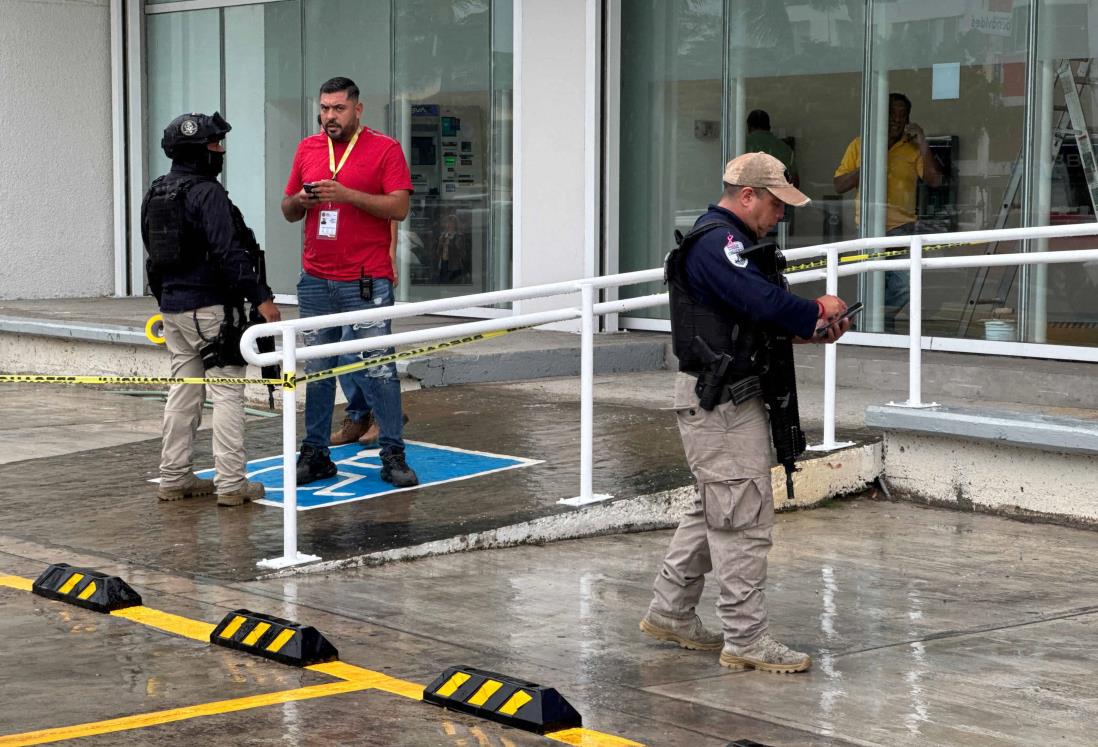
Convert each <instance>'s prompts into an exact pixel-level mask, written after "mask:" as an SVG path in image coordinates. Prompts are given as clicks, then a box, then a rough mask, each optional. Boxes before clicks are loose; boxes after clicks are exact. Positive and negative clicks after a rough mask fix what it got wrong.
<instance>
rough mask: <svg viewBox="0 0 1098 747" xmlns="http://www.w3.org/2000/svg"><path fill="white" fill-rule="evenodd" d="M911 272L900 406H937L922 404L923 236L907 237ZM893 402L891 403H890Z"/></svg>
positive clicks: (935, 405) (935, 404) (936, 404)
mask: <svg viewBox="0 0 1098 747" xmlns="http://www.w3.org/2000/svg"><path fill="white" fill-rule="evenodd" d="M910 254H911V271H910V273H909V274H908V275H909V279H910V282H909V284H908V287H909V289H910V291H911V298H910V299H909V301H908V311H909V317H910V318H909V321H908V364H907V379H908V382H907V390H908V394H907V402H904V403H903V406H904V407H937V406H938V403H937V402H930V403H926V404H924V403H923V401H922V400H923V237H922V236H912V237H911V252H910ZM890 404H895V403H890Z"/></svg>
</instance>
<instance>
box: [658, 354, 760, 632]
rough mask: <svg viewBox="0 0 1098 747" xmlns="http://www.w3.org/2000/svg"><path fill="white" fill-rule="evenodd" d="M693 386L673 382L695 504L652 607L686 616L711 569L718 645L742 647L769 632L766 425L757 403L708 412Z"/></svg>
mask: <svg viewBox="0 0 1098 747" xmlns="http://www.w3.org/2000/svg"><path fill="white" fill-rule="evenodd" d="M696 383H697V379H695V378H694V377H693V376H690V375H688V374H684V373H680V374H679V375H678V376H677V377H676V379H675V410H676V413H677V416H678V421H679V434H680V436H681V437H682V445H683V450H684V451H685V452H686V460H687V462H688V463H689V465H690V470H691V471H692V472H693V473H694V478H695V479H696V480H697V485H696V488H695V489H696V493H695V498H694V505H693V507H692V508H691V509H690V510H689V511H688V512H687V513H686V516H684V517H683V519H682V522H681V523H680V524H679V528H678V529H677V530H676V532H675V536H674V538H673V539H672V540H671V546H670V547H669V548H668V550H667V556H666V557H665V558H664V561H663V567H662V568H661V569H660V572H659V575H658V576H657V577H656V582H655V584H654V586H653V591H654V595H653V599H652V604H651V607H652V609H653V610H655V611H656V612H659V613H660V614H663V615H667V616H669V617H675V618H689V617H691V616H692V615H693V614H694V608H695V607H696V606H697V604H698V600H699V599H700V598H701V594H702V587H703V586H704V584H705V574H706V573H708V572H709V571H711V570H712V571H714V576H715V577H716V579H717V583H718V585H719V586H720V594H719V596H718V598H717V616H718V617H719V618H720V621H721V627H722V629H723V631H724V640H725V642H726V643H733V644H736V645H746V644H749V643H752V642H754V641H755V639H757V638H758V637H759V636H761V635H762V634H763V633H765V632H766V628H767V618H766V595H765V593H764V592H763V588H764V586H765V584H766V556H767V553H768V552H769V551H770V545H771V540H770V533H771V530H772V528H773V526H774V498H773V494H772V492H771V488H770V426H769V421H768V419H767V414H766V409H765V408H764V407H763V403H762V399H760V398H755V399H753V400H750V401H749V402H745V403H743V404H742V405H739V406H738V407H737V406H736V405H734V404H732V403H731V402H727V403H725V404H723V405H719V406H718V407H716V408H714V409H713V410H712V411H710V412H706V411H705V410H703V409H701V407H700V406H699V405H698V397H697V395H695V394H694V385H695V384H696Z"/></svg>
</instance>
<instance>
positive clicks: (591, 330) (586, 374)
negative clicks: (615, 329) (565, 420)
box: [559, 283, 610, 506]
mask: <svg viewBox="0 0 1098 747" xmlns="http://www.w3.org/2000/svg"><path fill="white" fill-rule="evenodd" d="M580 304H581V308H580V312H581V313H580V494H579V495H578V496H576V497H575V498H562V499H561V500H560V501H559V502H560V503H564V504H566V505H569V506H582V505H584V504H586V503H595V502H597V501H604V500H606V499H608V498H610V496H609V495H606V494H595V492H594V489H593V486H592V482H593V479H592V473H593V472H594V466H593V465H594V449H595V430H594V429H595V424H594V416H595V287H594V285H592V284H591V283H580Z"/></svg>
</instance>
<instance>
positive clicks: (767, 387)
mask: <svg viewBox="0 0 1098 747" xmlns="http://www.w3.org/2000/svg"><path fill="white" fill-rule="evenodd" d="M749 254H750V255H751V258H752V259H753V260H755V263H756V264H757V265H758V267H759V269H760V270H761V271H762V272H763V274H764V275H766V276H767V278H768V279H769V280H770V281H771V282H772V283H774V284H775V285H778V286H780V287H782V288H788V287H789V283H788V282H787V281H786V279H785V276H784V275H783V274H782V272H783V271H784V270H785V257H784V256H782V253H781V252H780V251H778V247H777V245H776V244H774V243H772V242H768V243H766V244H756V245H755V246H753V247H751V248H750V249H748V250H746V251H744V252H742V255H743V256H747V255H749ZM766 338H767V343H766V347H767V354H768V355H767V358H768V362H767V371H766V373H765V374H763V376H762V392H763V402H764V403H765V404H766V408H767V409H768V410H769V411H770V437H771V438H772V439H773V441H774V451H775V452H777V456H778V462H779V463H780V464H781V465H782V467H784V468H785V493H786V497H787V499H788V500H793V498H794V495H793V473H794V472H796V471H797V468H796V466H795V462H796V459H797V457H799V456H800V455H801V454H803V453H804V451H805V449H806V448H807V442H806V440H805V437H804V431H802V430H801V413H800V409H799V408H798V406H797V377H796V371H795V370H794V363H793V336H792V335H791V334H790V333H788V332H786V331H785V330H782V329H777V328H774V327H772V328H771V329H769V330H768V331H767V336H766Z"/></svg>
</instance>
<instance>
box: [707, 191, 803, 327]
mask: <svg viewBox="0 0 1098 747" xmlns="http://www.w3.org/2000/svg"><path fill="white" fill-rule="evenodd" d="M714 221H722V222H725V223H728V224H730V225H729V227H728V228H727V229H725V228H715V229H713V230H711V231H709V232H708V233H706V234H704V235H703V236H702V237H701V238H699V239H698V240H697V241H695V243H694V245H693V246H692V247H691V248H690V251H689V253H688V254H687V257H686V276H687V282H688V284H689V286H690V290H691V292H692V294H693V295H694V298H695V300H696V301H697V302H698V303H700V304H702V305H704V306H708V307H710V308H712V309H716V310H718V311H725V310H727V311H729V312H730V313H729V315H730V316H739V315H746V316H748V317H750V318H751V319H754V320H756V321H760V322H766V323H771V324H776V325H778V326H779V327H781V328H782V329H784V330H786V331H788V332H792V333H793V334H795V335H797V336H798V337H802V338H804V339H809V338H810V337H812V334H813V333H814V332H815V330H816V320H817V319H818V317H819V307H818V306H817V305H816V302H815V301H814V300H812V299H808V298H801V297H800V296H798V295H796V294H794V293H790V292H789V291H787V290H785V289H783V288H779V287H778V286H776V285H774V284H773V283H771V282H770V281H769V280H767V278H766V276H765V275H764V274H763V273H762V272H761V271H760V270H759V268H758V266H756V264H755V262H754V260H752V259H750V258H748V259H746V260H745V259H744V258H742V257H739V256H738V251H739V250H740V249H748V248H750V247H752V246H754V245H755V244H756V243H758V237H756V236H755V233H754V231H752V230H751V229H749V228H748V227H747V226H746V225H744V223H743V221H741V220H740V219H739V218H737V217H736V216H735V214H733V213H732V212H731V211H729V210H725V209H724V208H722V207H718V206H717V205H710V206H709V211H708V212H706V213H705V214H704V215H702V216H701V217H700V218H698V220H697V222H696V223H695V224H694V226H695V227H697V226H700V225H702V224H704V223H712V222H714ZM736 242H738V243H739V245H740V246H739V247H737V246H736Z"/></svg>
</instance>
